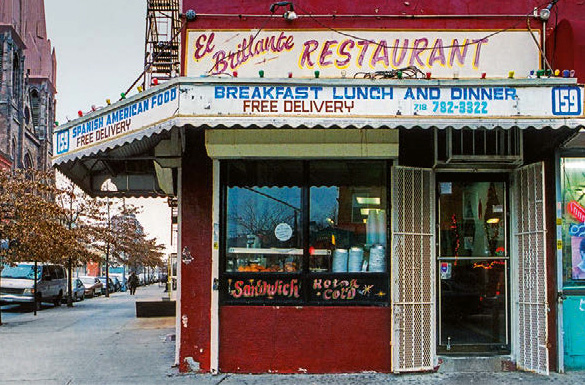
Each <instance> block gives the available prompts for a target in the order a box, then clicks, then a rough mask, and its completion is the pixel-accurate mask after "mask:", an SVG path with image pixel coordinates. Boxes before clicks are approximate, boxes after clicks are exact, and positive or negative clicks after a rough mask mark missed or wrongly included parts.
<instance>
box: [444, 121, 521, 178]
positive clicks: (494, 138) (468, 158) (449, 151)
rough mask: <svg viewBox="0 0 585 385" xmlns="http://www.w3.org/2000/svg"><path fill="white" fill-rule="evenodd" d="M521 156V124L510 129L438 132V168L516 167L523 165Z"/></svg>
mask: <svg viewBox="0 0 585 385" xmlns="http://www.w3.org/2000/svg"><path fill="white" fill-rule="evenodd" d="M522 159H523V151H522V131H521V130H520V129H519V128H518V127H512V128H510V129H504V128H493V129H473V128H462V129H454V128H452V127H450V128H447V129H446V130H436V131H435V166H436V167H443V168H449V167H460V166H461V164H466V165H473V164H478V165H479V164H487V165H497V166H499V167H516V166H518V165H520V164H522ZM483 167H488V168H489V167H490V166H486V165H484V166H483Z"/></svg>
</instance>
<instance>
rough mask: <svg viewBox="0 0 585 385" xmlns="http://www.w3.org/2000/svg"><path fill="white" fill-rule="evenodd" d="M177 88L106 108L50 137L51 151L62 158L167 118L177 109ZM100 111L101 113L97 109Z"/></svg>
mask: <svg viewBox="0 0 585 385" xmlns="http://www.w3.org/2000/svg"><path fill="white" fill-rule="evenodd" d="M178 102H179V98H178V88H177V87H174V88H170V89H169V88H168V89H163V90H161V91H159V92H155V93H150V94H148V95H146V96H144V97H143V98H139V99H137V100H135V101H134V102H130V101H129V102H128V103H126V104H125V105H123V106H120V107H117V108H116V107H114V106H112V108H106V109H104V110H103V112H102V113H96V114H95V115H92V116H90V117H88V118H87V119H80V120H79V123H78V124H69V125H68V126H67V127H68V128H66V129H63V130H59V131H56V132H55V134H54V135H53V148H55V152H56V154H57V155H64V154H67V153H71V152H75V151H77V150H81V149H84V148H88V147H92V146H95V145H106V144H107V143H108V142H110V141H112V140H114V139H117V138H120V137H123V136H126V135H129V134H131V133H133V132H135V131H137V130H140V129H142V128H144V127H145V126H147V125H152V124H153V123H155V122H158V121H161V120H164V119H168V118H170V117H172V116H173V114H174V113H175V112H177V109H178ZM100 111H101V110H100Z"/></svg>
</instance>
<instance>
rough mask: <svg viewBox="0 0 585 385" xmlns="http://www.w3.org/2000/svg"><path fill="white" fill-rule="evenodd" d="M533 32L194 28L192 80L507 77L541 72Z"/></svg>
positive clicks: (190, 33)
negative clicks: (396, 73) (412, 72)
mask: <svg viewBox="0 0 585 385" xmlns="http://www.w3.org/2000/svg"><path fill="white" fill-rule="evenodd" d="M535 38H536V39H537V41H539V39H540V37H539V35H538V32H534V36H531V33H530V32H528V31H519V30H514V31H504V32H498V33H496V31H486V30H481V31H430V30H424V31H422V30H421V31H403V30H401V31H391V30H362V31H345V30H344V31H314V30H312V31H307V30H285V31H282V30H277V31H275V30H260V31H257V30H236V31H233V30H230V31H222V30H215V31H210V30H189V31H188V32H187V56H186V65H185V69H186V75H187V76H193V77H198V76H205V75H218V74H228V75H231V76H239V77H258V76H259V73H260V71H262V76H264V77H270V78H275V77H277V78H278V77H280V78H285V77H288V76H289V75H291V76H293V77H295V78H298V77H314V76H315V71H319V76H321V77H333V78H339V77H348V78H352V77H354V76H355V75H357V76H359V73H370V72H374V71H389V70H392V69H397V68H404V67H409V66H415V67H417V68H418V69H420V70H421V71H422V72H423V73H426V72H431V73H432V74H433V76H434V77H438V78H452V77H453V76H454V75H456V76H461V77H474V78H478V77H479V76H480V74H481V73H483V72H486V73H487V75H488V76H489V77H505V76H507V75H508V72H509V71H511V70H514V71H516V73H517V74H519V75H520V74H522V75H524V74H526V75H527V74H528V73H529V72H530V70H535V69H538V68H539V52H538V49H537V47H536V46H535V45H534V39H535Z"/></svg>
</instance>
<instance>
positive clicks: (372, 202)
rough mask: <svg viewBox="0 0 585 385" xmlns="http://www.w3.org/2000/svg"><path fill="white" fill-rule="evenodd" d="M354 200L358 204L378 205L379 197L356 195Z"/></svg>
mask: <svg viewBox="0 0 585 385" xmlns="http://www.w3.org/2000/svg"><path fill="white" fill-rule="evenodd" d="M355 200H356V201H357V203H358V204H360V205H379V204H380V198H375V197H356V198H355Z"/></svg>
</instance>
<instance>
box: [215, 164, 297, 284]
mask: <svg viewBox="0 0 585 385" xmlns="http://www.w3.org/2000/svg"><path fill="white" fill-rule="evenodd" d="M301 177H302V163H300V162H279V163H278V164H274V163H272V164H271V163H270V162H265V161H253V162H250V161H249V162H245V163H244V162H233V163H230V165H229V166H228V181H229V182H228V183H229V186H228V188H227V218H226V219H227V242H226V246H227V250H226V251H227V253H226V255H227V260H226V271H228V272H236V271H238V272H287V273H292V272H297V271H300V269H301V268H302V266H301V265H302V260H303V246H302V245H303V244H302V231H301V221H302V208H301V180H302V178H301Z"/></svg>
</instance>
